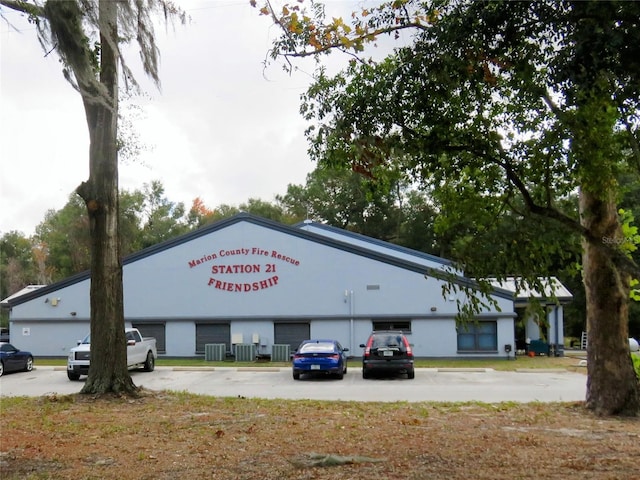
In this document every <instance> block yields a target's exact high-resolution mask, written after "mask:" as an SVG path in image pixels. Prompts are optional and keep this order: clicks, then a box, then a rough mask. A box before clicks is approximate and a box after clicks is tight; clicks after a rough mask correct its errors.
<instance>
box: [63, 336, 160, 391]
mask: <svg viewBox="0 0 640 480" xmlns="http://www.w3.org/2000/svg"><path fill="white" fill-rule="evenodd" d="M124 332H125V336H126V338H127V366H128V367H129V368H142V369H143V370H144V371H145V372H152V371H153V369H154V368H155V365H156V358H158V352H157V349H156V339H155V338H153V337H144V338H143V337H142V335H140V331H139V330H138V329H137V328H127V329H125V331H124ZM90 355H91V335H87V336H86V337H85V338H84V340H81V341H79V342H78V345H77V346H76V347H73V348H72V349H71V350H69V357H68V358H67V377H69V380H78V379H79V378H80V375H88V374H89V358H90Z"/></svg>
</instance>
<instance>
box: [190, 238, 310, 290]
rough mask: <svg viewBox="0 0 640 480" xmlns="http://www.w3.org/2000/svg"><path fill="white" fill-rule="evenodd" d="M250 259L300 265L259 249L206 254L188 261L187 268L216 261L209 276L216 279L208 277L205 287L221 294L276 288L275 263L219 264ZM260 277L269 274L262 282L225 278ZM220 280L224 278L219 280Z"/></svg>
mask: <svg viewBox="0 0 640 480" xmlns="http://www.w3.org/2000/svg"><path fill="white" fill-rule="evenodd" d="M250 255H251V256H260V257H266V258H268V259H269V260H271V261H274V260H275V261H280V262H284V263H287V264H290V265H294V266H298V265H300V261H299V260H296V259H295V258H292V257H289V256H287V255H283V254H282V253H280V252H278V251H277V250H265V249H262V248H258V247H253V248H246V247H243V248H237V249H229V250H226V249H221V250H218V251H217V252H213V253H209V254H205V255H202V256H201V257H200V258H196V259H193V260H190V261H189V262H188V263H189V268H193V267H197V266H200V265H203V264H205V263H209V262H214V261H216V263H214V264H213V265H212V266H211V275H215V277H210V278H209V281H208V283H207V285H208V286H210V287H213V288H215V289H217V290H223V291H226V292H252V291H256V290H263V289H265V288H269V287H274V286H276V285H277V284H278V280H279V278H278V276H277V275H275V272H276V268H277V266H276V263H264V264H263V263H233V264H227V263H222V261H223V260H226V259H236V258H237V257H242V256H250ZM218 260H220V261H221V263H218V262H217V261H218ZM260 273H268V274H271V276H269V277H267V278H264V279H259V280H253V279H251V280H248V281H238V280H237V279H232V278H228V277H226V276H227V275H247V274H260ZM219 276H224V277H223V278H220V277H219Z"/></svg>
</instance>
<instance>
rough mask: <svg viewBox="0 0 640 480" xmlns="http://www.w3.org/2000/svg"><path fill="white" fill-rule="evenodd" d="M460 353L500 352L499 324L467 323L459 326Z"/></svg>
mask: <svg viewBox="0 0 640 480" xmlns="http://www.w3.org/2000/svg"><path fill="white" fill-rule="evenodd" d="M457 329H458V351H460V352H496V351H498V322H495V321H494V322H477V323H466V324H464V325H459V326H458V328H457Z"/></svg>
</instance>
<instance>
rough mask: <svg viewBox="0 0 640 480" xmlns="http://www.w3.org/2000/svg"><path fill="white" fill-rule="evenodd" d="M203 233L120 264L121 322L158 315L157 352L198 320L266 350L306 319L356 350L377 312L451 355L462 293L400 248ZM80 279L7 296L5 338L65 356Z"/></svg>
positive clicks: (85, 312)
mask: <svg viewBox="0 0 640 480" xmlns="http://www.w3.org/2000/svg"><path fill="white" fill-rule="evenodd" d="M204 232H205V233H203V234H199V236H190V237H188V241H184V242H174V243H171V244H170V245H169V246H168V247H165V248H159V247H158V248H156V247H152V249H149V250H148V251H145V252H142V253H141V254H137V255H134V256H132V257H131V258H130V259H128V260H126V261H125V264H124V267H123V281H124V310H125V320H126V322H127V324H128V325H130V324H132V323H133V324H136V323H145V322H155V323H164V324H165V329H164V332H165V337H166V338H165V344H166V353H165V355H167V356H176V357H190V356H194V355H195V354H196V323H197V322H227V323H228V324H229V325H230V333H231V336H232V337H233V336H234V335H238V334H241V335H243V337H244V338H243V341H244V342H245V343H252V336H253V334H256V335H257V336H258V338H259V342H258V347H259V348H258V352H259V353H270V351H271V346H272V345H273V343H274V341H275V339H274V322H278V321H300V322H308V323H309V324H310V334H311V336H313V337H316V338H319V337H325V338H336V339H338V340H339V341H340V342H341V343H342V344H343V345H344V346H345V347H348V348H349V349H350V350H351V352H352V354H353V355H360V354H361V351H360V348H359V346H358V345H359V344H360V343H363V342H365V341H366V339H367V337H368V335H369V334H370V332H371V330H372V320H376V319H378V320H379V319H385V318H390V319H403V320H406V321H411V328H412V330H411V333H410V334H409V335H410V338H411V342H412V344H413V345H414V352H415V354H416V355H417V356H429V357H451V356H456V355H457V353H458V352H457V335H456V328H455V326H456V324H455V320H454V318H455V315H456V313H457V303H458V301H464V300H465V298H464V294H463V293H460V292H458V293H455V294H452V295H449V296H447V297H446V298H444V297H443V296H442V285H443V281H442V280H438V279H436V278H433V277H430V276H428V275H425V270H422V266H423V265H424V264H425V261H424V259H419V261H417V263H416V264H407V263H406V262H407V258H410V255H409V254H408V253H407V252H402V254H401V255H400V256H399V255H398V254H395V253H394V254H393V255H389V256H388V257H385V256H384V255H383V254H382V253H381V252H383V251H384V249H383V248H382V247H381V246H380V245H377V246H376V248H375V250H374V251H366V250H363V249H362V245H361V244H362V243H363V242H362V240H359V243H358V245H357V246H350V245H344V244H340V243H336V241H335V240H329V239H323V238H320V237H318V236H317V235H315V234H313V233H309V232H304V233H303V234H302V235H297V234H289V233H287V231H286V229H285V230H284V231H283V230H282V229H277V228H265V226H264V225H261V224H260V223H259V222H258V223H254V222H251V221H248V222H247V221H239V222H236V223H230V224H228V225H227V226H225V228H221V229H218V230H212V231H210V232H209V231H207V230H205V231H204ZM207 232H208V233H207ZM399 257H401V258H400V259H399ZM398 259H399V260H398ZM429 262H431V263H433V261H432V260H428V262H427V263H429ZM433 264H434V265H436V263H433ZM89 285H90V279H89V278H88V277H85V278H79V279H76V280H74V279H70V280H69V281H65V282H61V284H60V285H59V286H57V287H56V288H55V289H54V290H52V289H49V290H43V292H45V293H43V294H42V295H40V296H36V297H34V298H31V299H29V300H27V301H24V302H19V303H16V304H15V305H14V306H13V307H12V310H11V314H10V319H11V322H12V323H11V325H12V329H11V332H12V340H13V338H14V337H15V336H16V331H18V333H19V331H20V329H21V328H30V329H31V330H30V331H31V332H32V335H30V338H21V340H24V343H23V344H22V345H20V344H18V345H16V346H18V348H23V349H26V350H27V349H30V350H31V351H33V352H34V354H35V355H46V356H53V355H56V356H64V355H66V351H68V348H70V347H72V346H74V345H75V342H76V340H78V339H80V338H83V337H84V335H85V334H86V333H87V332H88V330H89V318H90V310H89V309H90V306H89ZM494 298H495V300H496V301H497V302H498V305H499V308H500V309H501V311H502V312H505V313H498V311H497V310H496V311H488V312H486V313H485V314H483V315H486V318H489V319H493V320H496V319H499V320H498V350H499V351H500V350H501V349H502V348H503V345H504V344H507V343H513V318H512V317H513V300H512V298H508V297H507V296H504V295H503V296H495V297H494ZM36 331H37V334H35V333H36ZM16 343H18V342H16ZM498 354H500V355H501V354H502V353H501V352H499V353H498ZM493 355H494V356H495V355H496V354H495V353H493Z"/></svg>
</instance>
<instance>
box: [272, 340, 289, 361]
mask: <svg viewBox="0 0 640 480" xmlns="http://www.w3.org/2000/svg"><path fill="white" fill-rule="evenodd" d="M289 360H291V346H290V345H277V344H276V345H273V346H272V347H271V361H272V362H288V361H289Z"/></svg>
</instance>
